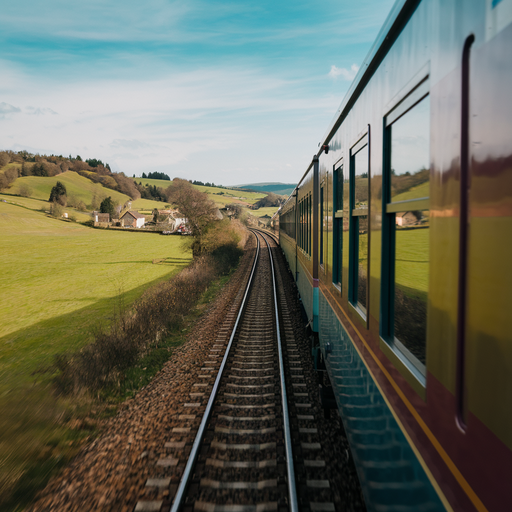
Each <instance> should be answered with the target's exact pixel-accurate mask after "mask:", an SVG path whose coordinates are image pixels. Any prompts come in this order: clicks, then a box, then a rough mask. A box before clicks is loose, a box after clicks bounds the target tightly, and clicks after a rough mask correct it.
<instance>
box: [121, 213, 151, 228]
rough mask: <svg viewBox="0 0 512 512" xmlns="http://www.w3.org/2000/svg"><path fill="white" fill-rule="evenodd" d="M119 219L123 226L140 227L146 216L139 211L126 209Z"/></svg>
mask: <svg viewBox="0 0 512 512" xmlns="http://www.w3.org/2000/svg"><path fill="white" fill-rule="evenodd" d="M119 220H121V221H123V225H124V226H130V227H132V228H141V227H142V226H144V223H145V222H146V217H145V216H144V215H142V214H141V213H139V212H132V211H128V212H126V213H125V214H124V215H123V216H122V217H121V218H120V219H119Z"/></svg>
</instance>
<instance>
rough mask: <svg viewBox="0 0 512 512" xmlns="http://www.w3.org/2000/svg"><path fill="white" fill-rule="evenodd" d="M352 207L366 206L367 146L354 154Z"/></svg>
mask: <svg viewBox="0 0 512 512" xmlns="http://www.w3.org/2000/svg"><path fill="white" fill-rule="evenodd" d="M354 160H355V170H354V174H355V184H354V185H355V186H354V206H353V208H368V146H365V147H364V148H363V149H362V150H361V151H359V153H357V154H356V156H355V159H354Z"/></svg>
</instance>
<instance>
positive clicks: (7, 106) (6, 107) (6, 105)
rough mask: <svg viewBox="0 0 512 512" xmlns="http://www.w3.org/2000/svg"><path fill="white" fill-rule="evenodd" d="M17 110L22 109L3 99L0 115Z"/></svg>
mask: <svg viewBox="0 0 512 512" xmlns="http://www.w3.org/2000/svg"><path fill="white" fill-rule="evenodd" d="M17 112H21V109H20V108H18V107H15V106H14V105H10V104H9V103H5V101H2V102H1V103H0V115H4V114H14V113H17Z"/></svg>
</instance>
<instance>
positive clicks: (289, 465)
mask: <svg viewBox="0 0 512 512" xmlns="http://www.w3.org/2000/svg"><path fill="white" fill-rule="evenodd" d="M263 239H264V240H265V243H266V244H267V248H268V253H269V255H270V266H271V268H272V284H273V292H274V311H275V315H276V331H277V348H278V353H279V376H280V379H281V402H282V408H283V422H284V440H285V450H286V472H287V474H288V495H289V497H290V504H289V505H290V511H291V512H298V510H299V505H298V500H297V487H296V485H295V470H294V468H293V452H292V436H291V433H290V418H289V415H288V400H287V395H286V383H285V379H284V359H283V348H282V344H281V333H280V328H279V311H278V307H277V293H276V290H277V285H276V276H275V272H274V258H273V257H272V250H271V248H270V244H269V243H268V241H267V239H266V238H265V236H263Z"/></svg>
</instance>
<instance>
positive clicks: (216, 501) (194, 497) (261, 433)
mask: <svg viewBox="0 0 512 512" xmlns="http://www.w3.org/2000/svg"><path fill="white" fill-rule="evenodd" d="M266 236H267V237H268V234H266ZM260 238H261V237H260ZM269 241H270V243H271V245H272V250H271V252H272V253H273V256H274V259H275V260H277V262H278V265H277V271H276V272H275V278H276V283H277V288H278V291H277V301H275V299H274V297H273V294H274V292H272V291H271V289H270V288H269V284H270V281H271V277H270V276H271V272H270V267H269V261H270V256H269V252H268V250H267V249H265V250H262V251H261V255H262V256H261V259H260V264H259V265H258V266H257V268H256V270H255V274H254V278H255V283H254V284H253V286H252V290H251V293H250V295H248V303H247V305H246V307H245V308H244V315H243V318H241V319H240V321H239V324H240V325H239V327H238V328H237V329H236V334H235V335H234V336H232V335H233V329H234V326H235V323H236V320H237V318H238V317H239V313H240V307H241V303H242V300H243V297H244V296H245V290H246V283H247V281H248V276H249V274H250V273H251V268H252V265H253V259H254V258H253V257H252V255H253V254H255V252H256V249H255V247H256V242H255V237H254V238H253V239H252V240H251V241H249V242H248V246H247V247H248V248H247V253H246V255H245V256H244V258H243V260H242V263H241V265H240V267H239V269H238V270H237V272H236V274H235V275H234V277H233V280H232V282H230V284H229V285H228V286H227V287H226V288H225V290H224V292H223V297H224V298H223V299H222V300H221V301H216V302H215V303H214V304H212V307H211V310H210V311H208V312H207V313H205V315H204V317H203V319H202V320H201V321H200V322H199V323H198V324H197V325H196V326H195V327H194V329H193V330H192V332H191V333H190V336H189V340H188V341H187V343H186V344H184V345H183V346H182V347H180V348H179V349H177V350H176V352H175V353H174V354H173V356H172V358H171V359H170V360H169V362H168V363H167V364H166V366H165V367H164V368H163V369H162V371H161V372H160V373H159V374H158V375H157V377H155V379H154V381H153V382H152V383H151V384H150V385H148V386H147V387H146V388H144V389H143V390H142V391H141V392H140V393H139V394H138V395H137V397H136V398H135V399H134V400H133V401H132V402H130V403H127V404H126V406H125V407H124V408H123V409H122V411H120V413H119V414H118V416H117V417H116V418H113V419H112V420H111V421H109V426H108V428H107V429H106V430H105V432H104V434H103V435H102V436H101V437H100V438H98V439H97V440H95V441H94V443H92V444H91V445H90V446H89V447H87V449H86V450H84V451H83V453H82V454H81V455H80V456H79V457H77V459H76V460H75V461H74V462H73V464H71V465H70V466H69V467H68V468H66V470H65V471H64V472H63V473H62V475H61V476H59V477H58V478H56V479H55V480H53V481H52V482H51V483H50V484H49V485H48V487H47V488H46V489H45V491H44V493H41V495H40V497H39V499H38V501H37V502H36V503H34V505H33V506H32V507H31V508H30V511H31V512H40V511H45V512H48V511H59V512H74V511H76V510H91V511H92V510H108V511H112V512H134V511H136V512H150V511H151V512H169V511H170V510H171V507H173V502H175V503H176V505H175V507H177V508H180V507H181V509H183V510H187V511H189V510H213V511H215V512H222V511H226V512H235V511H244V512H245V511H247V512H250V511H252V510H255V511H263V510H277V511H279V512H280V511H281V510H290V509H291V508H292V506H293V505H292V500H291V499H290V497H289V496H290V494H291V493H290V490H289V484H290V482H291V481H292V479H291V477H290V471H291V470H290V469H288V468H287V461H292V460H293V462H294V465H293V469H294V472H295V481H296V490H297V499H296V505H295V506H296V507H297V506H298V510H299V511H300V512H334V511H336V510H339V511H341V510H354V511H363V510H364V505H361V501H360V490H358V487H357V477H356V476H355V471H354V470H353V467H352V468H350V463H349V464H347V458H348V451H347V446H348V445H347V442H346V438H345V437H344V436H343V432H342V429H341V427H340V421H339V417H338V416H337V415H331V419H330V420H326V419H325V418H324V414H323V410H322V408H321V406H320V404H319V401H318V379H317V375H316V373H315V372H314V370H313V369H312V366H311V352H310V346H309V340H308V338H307V336H306V333H305V330H304V321H303V319H302V317H301V315H300V303H299V299H298V296H297V292H296V288H295V285H294V283H293V280H292V279H291V277H290V276H289V275H288V270H287V269H286V267H285V266H283V258H282V254H281V252H280V249H278V248H277V246H276V245H275V243H273V242H272V241H271V240H270V239H269ZM261 245H262V246H264V244H263V242H262V243H261ZM259 282H261V284H258V283H259ZM276 303H277V304H278V306H279V310H280V314H279V316H278V317H277V320H276V318H275V309H276ZM278 323H279V329H277V324H278ZM277 331H279V332H280V334H281V341H282V351H281V352H282V357H281V358H280V357H279V349H278V348H277V341H276V339H275V335H276V332H277ZM230 340H231V350H230V353H229V356H227V357H226V361H225V362H226V364H225V365H224V366H225V369H224V377H222V378H220V379H219V381H218V383H217V388H218V389H217V393H216V399H215V400H214V399H213V397H212V392H213V389H214V386H215V383H216V381H217V374H218V371H219V369H220V367H221V365H222V364H223V361H224V358H225V355H226V349H227V346H228V345H229V344H230ZM281 367H283V368H284V375H285V377H284V380H285V383H286V399H285V400H284V401H283V392H282V386H281V381H282V377H281V376H280V375H279V372H278V369H279V368H281ZM281 373H282V372H281ZM210 402H211V406H212V407H211V411H210V414H209V415H207V418H206V419H205V418H204V414H205V412H206V410H207V406H208V404H209V403H210ZM283 403H285V404H288V407H289V410H290V421H289V426H290V435H285V433H284V430H285V429H284V424H285V414H284V412H283V407H282V406H283ZM201 425H203V428H202V430H203V432H202V435H200V436H198V432H199V430H200V429H201ZM290 444H291V447H292V451H293V456H292V455H290V454H289V453H288V455H287V453H286V452H287V446H288V451H290V450H289V447H290ZM194 447H195V448H194ZM193 452H195V455H194V454H193ZM191 455H192V459H193V461H194V463H192V461H191V462H188V461H189V460H190V456H191ZM187 466H189V469H188V470H187ZM186 472H187V473H188V477H187V478H186V480H187V481H188V484H187V485H185V484H183V489H182V491H179V487H180V482H181V481H182V480H184V479H183V476H184V474H185V473H186ZM179 494H180V495H181V498H179V499H178V495H179ZM175 497H176V499H175ZM178 501H179V502H180V503H181V505H180V507H178V505H177V503H178Z"/></svg>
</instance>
